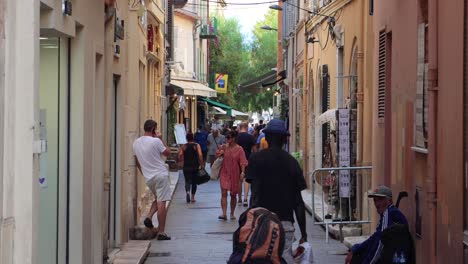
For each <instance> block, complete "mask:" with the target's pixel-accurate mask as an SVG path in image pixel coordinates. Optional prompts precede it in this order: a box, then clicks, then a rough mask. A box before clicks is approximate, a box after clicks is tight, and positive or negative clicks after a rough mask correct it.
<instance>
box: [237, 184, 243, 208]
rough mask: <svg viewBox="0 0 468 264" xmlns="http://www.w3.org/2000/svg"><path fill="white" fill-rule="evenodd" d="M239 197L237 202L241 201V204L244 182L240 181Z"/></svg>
mask: <svg viewBox="0 0 468 264" xmlns="http://www.w3.org/2000/svg"><path fill="white" fill-rule="evenodd" d="M244 191H245V190H244ZM237 197H238V198H237V200H238V201H239V203H242V180H240V182H239V191H238V193H237Z"/></svg>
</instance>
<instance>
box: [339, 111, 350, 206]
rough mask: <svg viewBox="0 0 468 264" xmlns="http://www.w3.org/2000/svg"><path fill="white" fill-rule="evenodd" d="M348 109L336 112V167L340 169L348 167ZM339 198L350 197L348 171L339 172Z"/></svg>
mask: <svg viewBox="0 0 468 264" xmlns="http://www.w3.org/2000/svg"><path fill="white" fill-rule="evenodd" d="M350 164H351V162H350V150H349V109H339V110H338V165H339V166H340V167H349V166H350ZM339 177H340V179H339V180H340V197H341V198H348V197H350V195H351V192H350V189H351V179H350V176H349V171H347V170H340V171H339Z"/></svg>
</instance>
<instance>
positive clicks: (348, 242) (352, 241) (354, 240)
mask: <svg viewBox="0 0 468 264" xmlns="http://www.w3.org/2000/svg"><path fill="white" fill-rule="evenodd" d="M368 238H369V236H352V237H345V238H344V240H343V244H344V245H345V246H346V247H348V248H351V247H352V246H354V245H356V244H359V243H362V242H364V241H365V240H366V239H368Z"/></svg>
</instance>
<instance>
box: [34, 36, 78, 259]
mask: <svg viewBox="0 0 468 264" xmlns="http://www.w3.org/2000/svg"><path fill="white" fill-rule="evenodd" d="M69 66H70V45H69V40H68V39H66V38H57V37H41V38H40V85H39V108H40V114H39V124H40V139H41V140H45V141H46V142H47V152H44V153H42V154H41V155H40V158H39V179H38V184H39V186H40V189H39V199H40V201H39V226H38V240H39V241H41V243H39V244H38V249H37V252H38V259H39V261H38V262H39V263H66V261H67V259H66V258H67V255H68V254H67V253H68V250H69V249H68V241H69V237H68V233H69V232H68V231H69V224H68V218H69V213H68V208H69V195H68V193H69V192H68V180H69V161H68V157H69V142H70V140H69V127H70V122H69V121H70V120H69V116H70V115H69V114H70V112H69V111H70V108H69V105H70V104H69V101H70V98H69V95H70V82H69V80H70V67H69Z"/></svg>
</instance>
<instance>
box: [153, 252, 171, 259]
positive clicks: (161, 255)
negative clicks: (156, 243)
mask: <svg viewBox="0 0 468 264" xmlns="http://www.w3.org/2000/svg"><path fill="white" fill-rule="evenodd" d="M170 256H171V252H152V253H149V254H148V258H157V257H170Z"/></svg>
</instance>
